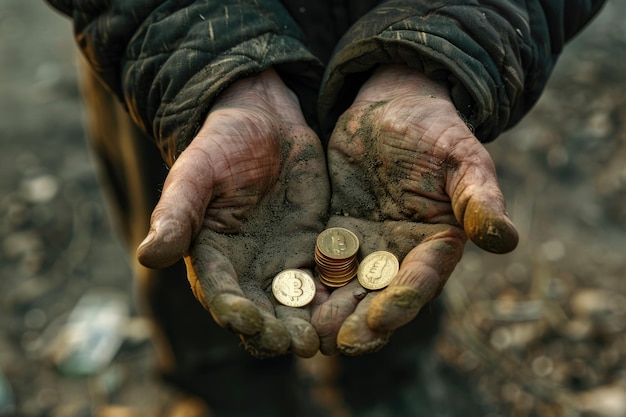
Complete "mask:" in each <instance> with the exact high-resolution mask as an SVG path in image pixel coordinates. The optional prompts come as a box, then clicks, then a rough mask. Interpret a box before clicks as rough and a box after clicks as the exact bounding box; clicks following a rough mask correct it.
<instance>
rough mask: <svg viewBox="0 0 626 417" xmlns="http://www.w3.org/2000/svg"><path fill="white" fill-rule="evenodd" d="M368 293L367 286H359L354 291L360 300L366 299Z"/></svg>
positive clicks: (353, 293)
mask: <svg viewBox="0 0 626 417" xmlns="http://www.w3.org/2000/svg"><path fill="white" fill-rule="evenodd" d="M366 295H367V291H365V288H357V289H355V290H354V291H352V296H353V297H354V298H356V299H357V300H359V301H360V300H362V299H364V298H365V296H366Z"/></svg>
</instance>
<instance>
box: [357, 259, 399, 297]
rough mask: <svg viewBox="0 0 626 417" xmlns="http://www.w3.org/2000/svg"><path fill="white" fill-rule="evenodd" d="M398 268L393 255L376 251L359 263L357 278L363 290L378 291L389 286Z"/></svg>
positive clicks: (396, 260)
mask: <svg viewBox="0 0 626 417" xmlns="http://www.w3.org/2000/svg"><path fill="white" fill-rule="evenodd" d="M399 268H400V266H399V263H398V258H396V256H395V255H394V254H393V253H391V252H387V251H377V252H372V253H370V254H369V255H367V256H366V257H365V259H363V260H362V261H361V264H360V265H359V271H358V273H357V276H358V279H359V283H360V284H361V285H362V286H363V287H364V288H367V289H368V290H380V289H382V288H385V287H386V286H387V285H389V283H390V282H391V280H392V279H393V277H394V276H395V275H396V273H398V269H399Z"/></svg>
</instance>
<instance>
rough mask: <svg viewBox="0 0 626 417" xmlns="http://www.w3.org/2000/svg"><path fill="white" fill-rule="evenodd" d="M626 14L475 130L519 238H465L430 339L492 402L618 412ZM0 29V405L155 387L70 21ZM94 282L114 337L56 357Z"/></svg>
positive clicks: (625, 264)
mask: <svg viewBox="0 0 626 417" xmlns="http://www.w3.org/2000/svg"><path fill="white" fill-rule="evenodd" d="M625 22H626V3H624V2H620V1H613V2H611V1H610V2H609V3H608V4H607V6H606V7H605V9H604V10H603V11H602V13H601V15H600V16H599V18H598V19H596V20H595V21H594V22H593V23H592V24H591V25H590V27H589V28H588V29H587V30H586V31H585V32H584V33H583V34H581V35H580V36H579V37H578V38H577V39H576V40H575V41H574V42H572V44H571V45H570V46H569V47H568V49H567V50H566V52H565V53H564V55H563V56H562V58H561V60H560V62H559V64H558V65H557V68H556V70H555V73H554V75H553V77H552V79H551V82H550V84H549V85H548V87H547V89H546V91H545V93H544V95H543V96H542V98H541V100H540V101H539V103H538V104H537V106H536V108H535V109H534V110H533V111H532V112H531V113H530V114H529V115H528V116H527V117H526V119H525V120H524V121H523V122H522V123H521V124H520V125H519V126H517V127H516V128H514V129H513V130H511V131H510V132H508V133H506V134H505V135H503V136H502V137H501V138H499V139H498V140H497V141H496V142H495V143H494V144H490V145H488V146H487V148H488V150H489V151H490V152H491V153H492V155H493V158H494V160H495V162H496V165H497V169H498V173H499V178H500V182H501V186H502V188H503V191H504V194H505V196H506V198H507V201H508V207H509V211H510V214H511V218H512V219H513V221H514V222H515V224H516V226H517V228H518V230H519V232H520V244H519V247H518V249H517V250H516V251H515V252H513V253H512V254H508V255H503V256H496V255H491V254H486V253H483V252H481V251H479V250H478V249H477V248H476V247H475V246H473V245H472V244H469V246H468V247H467V248H466V251H465V255H464V257H463V259H462V261H461V263H460V264H459V266H458V268H457V269H456V271H455V273H454V274H453V276H452V277H451V278H450V280H449V282H448V284H447V286H446V289H445V291H444V293H443V297H445V301H446V305H447V311H446V317H445V323H444V327H443V329H442V331H441V332H440V337H439V341H438V348H439V352H440V354H441V355H442V357H444V358H445V359H446V360H447V361H448V362H449V363H451V364H453V365H454V366H456V367H457V368H458V369H459V370H461V371H462V372H463V373H464V374H465V375H466V376H467V378H468V379H470V380H471V381H473V383H475V385H476V386H477V387H478V388H479V390H480V392H481V395H482V398H483V399H484V401H486V402H487V403H488V404H489V406H490V408H491V410H492V411H491V414H489V416H490V417H496V416H547V417H551V416H559V417H560V416H601V417H623V416H624V415H626V381H625V377H624V375H625V371H626V335H625V332H624V330H625V329H624V326H625V323H626V311H625V309H624V306H625V305H626V279H624V278H625V276H624V274H625V272H624V271H626V260H624V255H623V254H624V248H626V233H625V232H626V230H625V226H624V225H625V223H626V170H625V169H624V160H625V159H624V158H626V125H625V123H624V120H625V116H626V95H624V76H623V74H625V73H626V41H625V39H626V23H625ZM0 35H1V36H0V56H2V57H3V59H2V60H0V115H1V116H0V138H1V140H2V147H3V148H2V153H0V167H1V169H2V174H3V175H1V176H0V195H1V196H2V197H1V199H0V213H2V216H1V219H2V220H1V225H0V238H1V242H2V246H1V248H0V250H1V252H0V271H1V273H2V280H0V298H1V300H2V304H1V305H2V314H0V328H1V329H2V330H1V331H0V406H1V407H4V408H1V410H2V412H4V411H5V410H9V411H7V412H5V415H10V416H29V417H30V416H54V417H78V416H87V415H90V412H91V410H93V409H94V408H95V407H97V406H98V405H104V404H108V403H110V402H112V401H119V402H125V403H128V404H142V403H143V404H145V403H146V402H152V401H153V399H154V398H156V397H157V393H158V392H159V389H158V386H157V382H156V379H155V378H154V374H153V365H154V352H153V350H152V348H151V345H150V344H149V343H148V338H147V330H146V325H145V322H143V321H142V320H141V319H140V318H138V317H137V315H136V314H135V310H134V304H133V302H132V296H131V294H132V291H133V290H132V280H131V276H130V268H129V266H128V263H127V260H126V254H125V253H124V251H122V249H121V248H120V246H119V244H118V242H117V240H116V238H115V236H114V235H113V233H112V231H111V228H110V226H109V219H108V218H107V214H106V211H105V210H104V205H103V201H102V198H101V196H100V191H99V186H98V182H97V179H96V176H95V173H94V168H93V165H92V163H91V160H90V157H89V154H88V151H87V149H86V146H85V141H84V133H83V129H82V110H81V107H80V99H79V94H78V90H77V87H76V85H77V84H76V72H75V69H74V53H75V51H74V48H73V45H72V40H71V28H70V24H69V22H67V21H66V20H64V19H63V18H61V17H59V16H57V15H56V14H55V13H54V12H53V11H51V10H50V9H49V8H48V7H46V6H45V4H43V2H24V1H20V0H3V2H2V3H1V4H0ZM101 290H106V291H115V292H116V293H119V294H122V295H123V296H124V297H126V300H127V305H128V307H129V309H130V315H129V316H128V318H127V319H126V321H125V327H124V329H125V330H124V334H123V335H122V336H123V338H124V343H123V345H122V347H121V349H120V350H119V352H118V354H117V355H116V356H115V358H114V359H113V361H112V362H111V363H110V364H109V365H108V366H107V367H106V368H105V369H104V370H103V371H102V372H100V373H97V374H93V375H91V376H88V377H76V376H71V375H68V374H66V373H63V372H61V371H59V369H58V368H57V367H55V364H54V361H53V357H54V356H53V355H52V353H54V352H52V351H51V349H50V348H51V346H52V345H53V343H52V342H53V341H54V340H55V336H56V335H57V334H58V333H59V330H60V329H61V328H62V325H63V323H65V322H66V320H67V318H68V315H69V314H70V312H71V311H72V310H73V308H74V307H75V305H76V303H77V302H78V300H79V299H80V298H81V297H82V296H83V295H84V294H85V293H87V292H89V291H101ZM0 414H2V413H0Z"/></svg>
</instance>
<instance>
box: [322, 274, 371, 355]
mask: <svg viewBox="0 0 626 417" xmlns="http://www.w3.org/2000/svg"><path fill="white" fill-rule="evenodd" d="M365 295H366V291H365V289H363V287H361V285H360V284H359V282H358V281H357V280H353V281H351V282H350V283H348V284H347V285H345V286H343V287H340V288H338V289H336V290H334V291H333V292H332V294H331V295H330V296H329V297H328V298H327V300H326V301H325V302H323V303H321V304H320V305H318V306H315V307H314V309H313V315H312V317H311V323H312V324H313V326H314V327H315V330H316V331H317V334H318V335H319V339H320V352H322V353H323V354H324V355H336V354H338V353H339V347H338V346H337V335H338V333H339V328H340V327H341V325H342V323H343V322H344V321H345V320H346V318H347V317H348V316H350V314H352V313H353V312H354V310H355V308H356V306H357V304H358V303H359V301H360V300H362V299H363V298H364V297H365Z"/></svg>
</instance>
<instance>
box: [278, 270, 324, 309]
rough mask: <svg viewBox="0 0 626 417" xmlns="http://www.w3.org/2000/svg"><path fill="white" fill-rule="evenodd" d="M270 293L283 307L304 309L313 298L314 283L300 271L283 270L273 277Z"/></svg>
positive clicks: (305, 273) (309, 276) (306, 274)
mask: <svg viewBox="0 0 626 417" xmlns="http://www.w3.org/2000/svg"><path fill="white" fill-rule="evenodd" d="M272 293H273V294H274V297H276V299H277V300H278V301H279V302H280V303H281V304H283V305H286V306H289V307H304V306H305V305H307V304H309V303H310V302H311V301H313V298H314V297H315V282H314V281H313V278H312V277H311V275H309V273H307V272H305V271H303V270H301V269H285V270H284V271H281V272H280V273H279V274H278V275H276V276H275V277H274V280H273V281H272Z"/></svg>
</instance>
